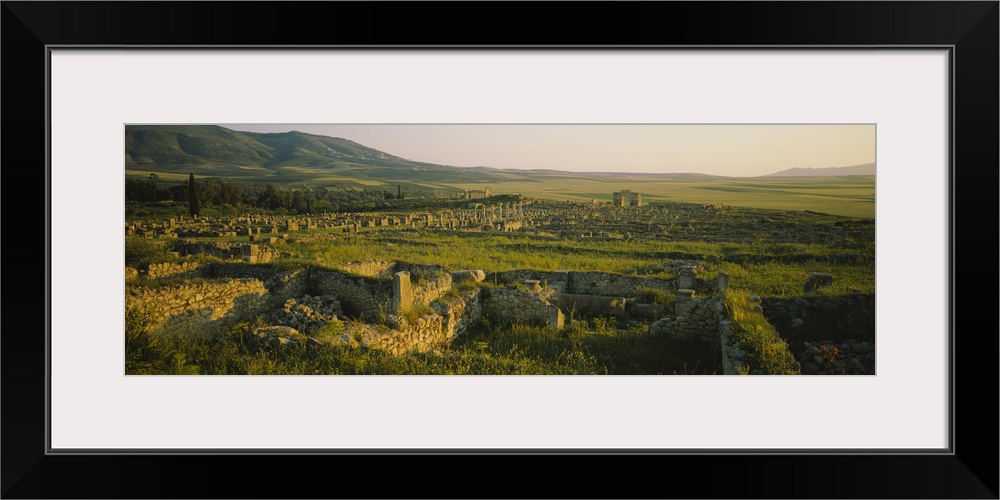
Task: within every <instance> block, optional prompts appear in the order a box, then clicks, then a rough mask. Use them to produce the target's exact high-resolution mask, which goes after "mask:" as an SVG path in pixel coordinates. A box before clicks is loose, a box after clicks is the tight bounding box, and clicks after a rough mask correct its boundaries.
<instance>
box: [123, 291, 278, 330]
mask: <svg viewBox="0 0 1000 500" xmlns="http://www.w3.org/2000/svg"><path fill="white" fill-rule="evenodd" d="M268 298H269V297H268V293H267V289H266V288H264V283H263V282H262V281H260V280H258V279H253V278H248V279H223V280H221V281H215V282H204V283H192V284H179V285H175V286H170V287H162V288H157V289H149V288H146V287H139V288H133V289H128V290H126V294H125V307H127V308H131V307H138V308H141V309H148V310H150V312H151V313H152V316H153V324H152V327H153V329H154V330H155V329H159V330H163V331H174V330H177V329H181V328H184V327H191V328H204V327H205V326H207V325H208V324H209V323H211V322H212V321H216V320H218V319H221V318H223V317H227V318H233V319H242V318H245V317H247V316H249V315H251V314H254V313H257V312H262V311H263V310H264V309H266V308H267V306H268Z"/></svg>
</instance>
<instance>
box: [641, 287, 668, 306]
mask: <svg viewBox="0 0 1000 500" xmlns="http://www.w3.org/2000/svg"><path fill="white" fill-rule="evenodd" d="M635 298H636V300H637V301H639V302H641V303H644V304H653V305H670V304H673V303H674V296H673V295H672V294H671V293H670V292H669V291H667V290H664V289H662V288H654V287H650V286H645V287H636V289H635Z"/></svg>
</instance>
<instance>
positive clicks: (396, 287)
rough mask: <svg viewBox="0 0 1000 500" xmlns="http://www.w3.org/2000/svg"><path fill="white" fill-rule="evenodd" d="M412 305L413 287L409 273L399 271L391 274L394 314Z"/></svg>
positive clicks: (406, 309) (408, 308)
mask: <svg viewBox="0 0 1000 500" xmlns="http://www.w3.org/2000/svg"><path fill="white" fill-rule="evenodd" d="M412 306H413V288H412V287H411V285H410V273H409V272H407V271H400V272H398V273H396V274H394V275H392V310H393V313H394V314H400V313H403V312H406V311H409V310H410V308H411V307H412Z"/></svg>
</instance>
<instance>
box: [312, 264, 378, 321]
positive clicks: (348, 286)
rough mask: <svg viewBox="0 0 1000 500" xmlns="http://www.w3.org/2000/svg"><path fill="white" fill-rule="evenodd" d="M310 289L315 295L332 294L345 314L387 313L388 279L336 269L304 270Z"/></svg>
mask: <svg viewBox="0 0 1000 500" xmlns="http://www.w3.org/2000/svg"><path fill="white" fill-rule="evenodd" d="M307 271H308V273H309V278H310V288H311V289H312V290H313V291H314V293H315V294H316V295H333V296H334V297H337V299H338V300H340V305H341V308H342V309H343V311H344V314H345V315H347V316H348V317H354V316H362V317H364V318H368V319H371V318H375V317H377V316H378V315H379V314H380V313H385V312H388V311H387V308H388V306H389V302H390V300H391V298H392V282H390V281H383V280H376V279H371V278H363V277H357V276H348V275H346V274H344V273H341V272H337V271H325V270H323V271H321V270H316V269H312V268H310V269H308V270H307Z"/></svg>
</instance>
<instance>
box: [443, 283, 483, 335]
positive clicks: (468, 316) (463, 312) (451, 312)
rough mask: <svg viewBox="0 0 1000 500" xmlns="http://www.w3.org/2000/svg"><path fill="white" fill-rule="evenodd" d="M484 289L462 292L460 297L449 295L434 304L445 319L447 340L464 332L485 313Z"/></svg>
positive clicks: (444, 325)
mask: <svg viewBox="0 0 1000 500" xmlns="http://www.w3.org/2000/svg"><path fill="white" fill-rule="evenodd" d="M481 293H482V291H481V290H480V289H478V288H475V289H472V290H469V291H466V292H461V293H459V296H458V297H449V298H446V299H443V300H441V301H440V302H437V303H435V304H434V305H433V307H434V310H435V311H436V312H437V314H438V315H440V316H441V317H442V318H444V319H443V322H442V326H443V327H444V332H445V338H446V340H451V339H453V338H454V337H457V336H459V335H462V334H464V333H465V332H466V331H468V329H469V327H471V326H472V325H474V324H475V323H476V322H477V321H479V318H480V317H481V316H482V314H483V302H482V301H481V300H480V295H481Z"/></svg>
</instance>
